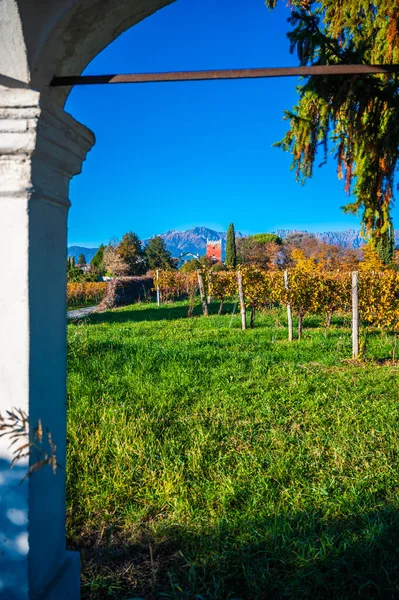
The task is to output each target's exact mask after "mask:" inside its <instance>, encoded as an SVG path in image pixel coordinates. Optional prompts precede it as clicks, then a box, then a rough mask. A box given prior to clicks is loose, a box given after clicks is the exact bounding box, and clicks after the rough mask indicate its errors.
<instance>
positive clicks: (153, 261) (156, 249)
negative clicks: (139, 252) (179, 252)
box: [145, 235, 176, 270]
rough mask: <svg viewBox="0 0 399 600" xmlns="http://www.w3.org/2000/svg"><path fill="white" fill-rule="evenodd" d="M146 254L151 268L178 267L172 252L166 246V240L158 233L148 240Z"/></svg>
mask: <svg viewBox="0 0 399 600" xmlns="http://www.w3.org/2000/svg"><path fill="white" fill-rule="evenodd" d="M145 254H146V257H147V261H148V266H149V268H150V269H152V270H155V269H164V270H170V269H175V268H176V263H175V261H174V260H173V258H172V255H171V253H170V252H169V250H167V248H166V244H165V242H164V240H163V239H162V238H161V237H160V236H159V235H157V236H156V237H153V238H151V239H150V240H149V241H148V244H147V246H146V249H145Z"/></svg>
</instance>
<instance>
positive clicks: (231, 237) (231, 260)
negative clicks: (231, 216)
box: [226, 223, 237, 269]
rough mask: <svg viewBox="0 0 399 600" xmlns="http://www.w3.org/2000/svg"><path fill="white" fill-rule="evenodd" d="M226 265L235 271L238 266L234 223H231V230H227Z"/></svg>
mask: <svg viewBox="0 0 399 600" xmlns="http://www.w3.org/2000/svg"><path fill="white" fill-rule="evenodd" d="M226 265H227V266H228V267H233V269H235V268H236V265H237V248H236V234H235V231H234V225H233V223H230V225H229V228H228V230H227V239H226Z"/></svg>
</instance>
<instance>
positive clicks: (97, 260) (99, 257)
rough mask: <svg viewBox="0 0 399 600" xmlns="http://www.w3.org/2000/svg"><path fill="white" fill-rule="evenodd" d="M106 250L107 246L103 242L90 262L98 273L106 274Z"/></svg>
mask: <svg viewBox="0 0 399 600" xmlns="http://www.w3.org/2000/svg"><path fill="white" fill-rule="evenodd" d="M104 250H105V246H104V244H101V246H100V247H99V249H98V250H97V252H96V253H95V255H94V256H93V258H92V259H91V263H90V264H91V266H92V267H93V269H94V270H95V271H96V273H97V274H98V275H105V270H106V269H105V266H104Z"/></svg>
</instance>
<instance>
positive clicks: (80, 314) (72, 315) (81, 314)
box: [67, 306, 96, 320]
mask: <svg viewBox="0 0 399 600" xmlns="http://www.w3.org/2000/svg"><path fill="white" fill-rule="evenodd" d="M95 308H96V307H95V306H86V307H85V308H79V309H78V310H68V311H67V319H68V320H69V319H84V318H85V317H88V316H89V315H91V313H92V312H93V311H94V309H95Z"/></svg>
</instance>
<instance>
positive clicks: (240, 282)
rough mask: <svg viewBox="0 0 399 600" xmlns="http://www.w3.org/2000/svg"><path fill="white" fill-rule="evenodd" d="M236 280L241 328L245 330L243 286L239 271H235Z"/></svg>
mask: <svg viewBox="0 0 399 600" xmlns="http://www.w3.org/2000/svg"><path fill="white" fill-rule="evenodd" d="M237 282H238V295H239V297H240V308H241V323H242V330H243V331H245V330H246V328H247V311H246V309H245V298H244V287H243V285H242V274H241V273H240V272H238V273H237Z"/></svg>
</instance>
